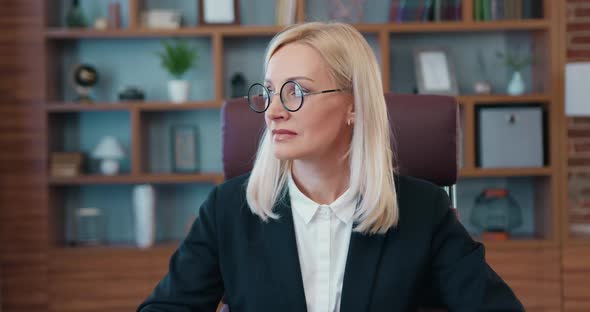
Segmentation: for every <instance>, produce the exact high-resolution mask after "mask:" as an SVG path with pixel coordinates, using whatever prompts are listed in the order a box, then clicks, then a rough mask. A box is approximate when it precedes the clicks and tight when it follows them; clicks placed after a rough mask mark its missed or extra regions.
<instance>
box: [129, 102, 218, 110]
mask: <svg viewBox="0 0 590 312" xmlns="http://www.w3.org/2000/svg"><path fill="white" fill-rule="evenodd" d="M222 104H223V101H197V102H187V103H170V102H146V103H142V104H137V107H138V109H139V110H140V111H170V110H197V109H218V108H221V105H222Z"/></svg>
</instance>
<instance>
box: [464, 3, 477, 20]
mask: <svg viewBox="0 0 590 312" xmlns="http://www.w3.org/2000/svg"><path fill="white" fill-rule="evenodd" d="M473 1H475V0H463V1H462V2H461V3H462V5H463V11H462V12H461V18H462V20H463V22H466V23H471V22H473Z"/></svg>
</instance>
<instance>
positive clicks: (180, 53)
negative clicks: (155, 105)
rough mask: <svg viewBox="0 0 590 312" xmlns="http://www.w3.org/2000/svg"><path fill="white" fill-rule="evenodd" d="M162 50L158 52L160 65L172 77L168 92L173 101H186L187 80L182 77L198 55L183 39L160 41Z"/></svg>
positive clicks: (192, 65) (194, 63)
mask: <svg viewBox="0 0 590 312" xmlns="http://www.w3.org/2000/svg"><path fill="white" fill-rule="evenodd" d="M162 46H163V47H164V50H163V51H160V52H158V53H157V54H158V56H159V57H160V61H161V64H162V67H164V69H166V71H167V72H168V73H169V74H170V75H171V76H172V77H173V78H174V79H172V80H170V81H168V94H169V96H170V100H171V101H172V102H173V103H181V102H186V101H187V100H188V94H189V90H190V85H189V82H188V81H187V80H186V79H183V77H184V75H185V74H186V72H187V71H188V70H189V69H190V68H191V67H194V66H195V65H196V62H197V60H198V59H199V55H198V53H197V51H196V49H195V48H194V47H192V46H190V45H189V44H188V42H186V41H183V40H175V41H168V42H166V41H162Z"/></svg>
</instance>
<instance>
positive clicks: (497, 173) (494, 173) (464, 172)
mask: <svg viewBox="0 0 590 312" xmlns="http://www.w3.org/2000/svg"><path fill="white" fill-rule="evenodd" d="M552 174H553V169H552V168H551V167H542V168H494V169H488V168H476V169H460V170H459V177H464V178H477V177H504V176H506V177H520V176H550V175H552Z"/></svg>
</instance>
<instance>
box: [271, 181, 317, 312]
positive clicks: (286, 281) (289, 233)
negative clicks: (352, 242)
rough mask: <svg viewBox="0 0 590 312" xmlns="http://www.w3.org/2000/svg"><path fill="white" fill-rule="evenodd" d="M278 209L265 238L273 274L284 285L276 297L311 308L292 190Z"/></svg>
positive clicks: (290, 304) (295, 306) (293, 305)
mask: <svg viewBox="0 0 590 312" xmlns="http://www.w3.org/2000/svg"><path fill="white" fill-rule="evenodd" d="M275 209H276V210H275V212H276V213H277V214H279V216H280V218H279V220H270V221H269V222H268V223H267V224H265V225H264V226H263V228H264V234H263V235H264V237H263V240H264V241H265V242H266V244H265V246H266V252H265V253H266V257H267V259H268V260H269V261H268V263H269V266H270V269H271V270H270V272H272V275H274V276H272V277H270V278H272V279H274V281H275V282H276V283H277V284H278V285H280V287H281V288H280V289H279V292H280V293H281V296H282V297H281V298H276V300H278V301H283V300H286V301H288V303H287V306H288V307H289V308H290V309H291V310H292V311H307V305H306V301H305V292H304V289H303V278H302V277H301V266H300V264H299V254H298V253H297V241H296V238H295V228H294V225H293V216H292V212H291V200H290V198H289V193H288V192H286V195H285V197H284V198H283V199H282V200H281V201H279V203H278V204H277V207H275Z"/></svg>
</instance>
